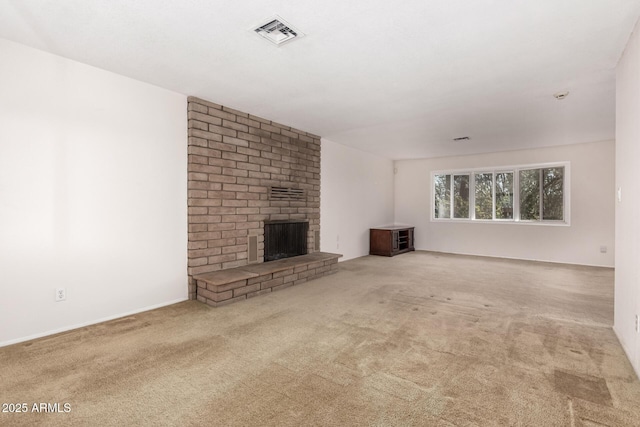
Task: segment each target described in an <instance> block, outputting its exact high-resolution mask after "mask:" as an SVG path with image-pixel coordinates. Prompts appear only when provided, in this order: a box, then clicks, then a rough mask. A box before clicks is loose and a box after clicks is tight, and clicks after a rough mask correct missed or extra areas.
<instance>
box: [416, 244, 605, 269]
mask: <svg viewBox="0 0 640 427" xmlns="http://www.w3.org/2000/svg"><path fill="white" fill-rule="evenodd" d="M416 251H423V252H432V253H436V254H447V255H464V256H477V257H483V258H496V259H511V260H514V261H533V262H548V263H550V264H564V265H581V266H584V267H598V268H615V267H614V266H612V265H600V264H582V263H578V262H566V261H550V260H545V259H535V258H517V257H508V256H497V255H483V254H471V253H466V252H445V251H434V250H432V249H418V248H416Z"/></svg>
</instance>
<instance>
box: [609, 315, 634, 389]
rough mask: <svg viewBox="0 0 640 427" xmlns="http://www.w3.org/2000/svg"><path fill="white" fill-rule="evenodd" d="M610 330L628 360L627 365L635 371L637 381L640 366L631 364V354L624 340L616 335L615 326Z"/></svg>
mask: <svg viewBox="0 0 640 427" xmlns="http://www.w3.org/2000/svg"><path fill="white" fill-rule="evenodd" d="M611 329H613V333H614V334H615V336H616V338H618V342H619V343H620V347H622V349H623V350H624V354H625V355H626V356H627V359H629V363H630V364H631V367H632V368H633V370H634V371H635V373H636V377H637V378H638V379H640V366H635V365H634V364H633V358H632V357H631V352H630V351H629V349H628V348H627V346H626V344H625V342H624V340H623V339H622V338H621V337H620V333H618V330H617V329H616V327H615V325H614V326H613V327H612V328H611Z"/></svg>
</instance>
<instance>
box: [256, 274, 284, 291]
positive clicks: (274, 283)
mask: <svg viewBox="0 0 640 427" xmlns="http://www.w3.org/2000/svg"><path fill="white" fill-rule="evenodd" d="M283 283H284V278H282V277H279V278H277V279H271V280H267V281H264V282H262V283H260V289H267V288H272V287H274V286H278V285H282V284H283Z"/></svg>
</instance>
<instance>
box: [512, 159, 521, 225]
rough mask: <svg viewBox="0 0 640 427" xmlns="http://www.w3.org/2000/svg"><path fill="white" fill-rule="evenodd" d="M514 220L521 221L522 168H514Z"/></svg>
mask: <svg viewBox="0 0 640 427" xmlns="http://www.w3.org/2000/svg"><path fill="white" fill-rule="evenodd" d="M513 220H514V221H520V169H514V170H513Z"/></svg>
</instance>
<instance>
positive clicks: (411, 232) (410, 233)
mask: <svg viewBox="0 0 640 427" xmlns="http://www.w3.org/2000/svg"><path fill="white" fill-rule="evenodd" d="M409 249H413V228H411V229H409Z"/></svg>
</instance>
